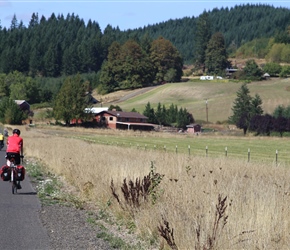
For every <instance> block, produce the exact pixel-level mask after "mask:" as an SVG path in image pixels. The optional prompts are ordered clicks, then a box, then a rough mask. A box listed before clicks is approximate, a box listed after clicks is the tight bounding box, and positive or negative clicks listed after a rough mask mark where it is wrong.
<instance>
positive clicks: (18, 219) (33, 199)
mask: <svg viewBox="0 0 290 250" xmlns="http://www.w3.org/2000/svg"><path fill="white" fill-rule="evenodd" d="M5 163H6V161H5V148H3V149H2V150H1V151H0V165H1V166H3V165H4V164H5ZM21 185H22V189H21V190H18V192H17V194H12V187H11V183H10V182H4V181H2V179H0V249H2V250H10V249H11V250H12V249H13V250H14V249H22V250H26V249H27V250H34V249H37V250H40V249H41V250H45V249H50V248H49V238H48V234H47V232H46V229H45V228H44V227H43V226H42V223H41V221H40V218H39V211H40V209H41V204H40V201H39V199H38V197H37V195H36V192H35V190H34V189H33V187H32V185H31V183H30V181H29V178H28V177H27V176H26V178H25V180H24V181H23V182H21Z"/></svg>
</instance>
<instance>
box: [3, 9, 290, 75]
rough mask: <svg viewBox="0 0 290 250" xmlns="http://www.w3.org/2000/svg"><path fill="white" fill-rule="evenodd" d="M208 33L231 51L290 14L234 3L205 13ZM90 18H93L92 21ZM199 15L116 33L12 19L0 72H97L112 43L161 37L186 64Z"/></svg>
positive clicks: (283, 23) (71, 21) (283, 24)
mask: <svg viewBox="0 0 290 250" xmlns="http://www.w3.org/2000/svg"><path fill="white" fill-rule="evenodd" d="M208 15H209V20H210V27H211V33H212V34H213V33H215V32H221V33H222V34H223V36H224V38H225V44H226V47H227V49H229V50H230V51H231V52H233V51H235V50H236V49H237V48H238V47H240V46H241V45H242V44H244V43H245V42H248V41H251V40H253V39H254V38H261V37H266V38H269V37H271V36H274V35H275V34H278V33H279V32H283V31H285V30H286V28H287V26H288V25H289V24H290V10H289V9H286V8H274V7H272V6H269V5H264V4H259V5H252V4H247V5H237V6H236V7H234V8H230V9H229V8H222V9H214V10H212V11H209V12H208ZM92 18H93V17H92ZM198 18H199V17H194V16H192V17H184V18H182V19H176V20H168V21H164V22H162V23H159V24H154V25H148V26H146V27H143V28H139V29H135V30H127V31H124V32H123V31H120V30H119V29H118V28H114V27H111V26H110V25H108V26H107V27H106V28H105V30H104V32H102V31H101V29H100V27H99V25H98V23H97V21H96V22H92V21H89V22H88V23H87V24H85V23H84V21H83V19H81V17H78V16H75V15H74V14H72V15H68V16H66V17H64V16H63V15H58V16H55V14H54V13H52V15H51V17H50V18H48V19H45V18H44V17H38V15H37V13H35V14H33V15H32V17H31V21H30V23H29V25H28V27H25V26H24V25H23V23H22V21H19V20H17V17H16V16H14V18H13V20H11V27H10V28H9V29H8V30H6V28H5V29H1V30H0V62H1V64H0V72H4V73H8V72H11V71H14V70H18V71H20V72H30V73H31V74H32V75H33V74H34V73H36V72H40V73H41V74H44V75H47V76H52V77H54V76H58V75H59V74H61V73H62V74H66V75H70V74H75V73H76V72H80V73H85V72H91V71H98V70H99V69H100V68H101V65H102V62H103V61H104V59H105V58H106V56H107V52H108V47H109V46H110V45H111V44H112V42H113V41H117V42H119V43H125V42H126V41H127V40H128V39H129V38H133V39H135V40H138V41H141V40H142V38H144V37H146V36H147V38H150V39H151V40H153V39H156V38H158V37H159V36H162V37H164V38H165V39H168V40H169V41H171V42H172V44H173V45H174V46H175V47H176V48H177V49H178V51H179V52H180V53H181V55H182V57H183V59H184V62H185V63H190V62H192V60H193V57H194V51H195V44H194V37H195V32H196V23H197V20H198Z"/></svg>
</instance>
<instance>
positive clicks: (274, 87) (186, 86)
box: [97, 78, 290, 123]
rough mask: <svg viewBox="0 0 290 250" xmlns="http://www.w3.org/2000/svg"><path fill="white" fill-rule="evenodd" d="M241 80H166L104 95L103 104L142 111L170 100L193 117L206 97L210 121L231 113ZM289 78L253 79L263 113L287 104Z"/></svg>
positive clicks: (200, 116) (202, 113)
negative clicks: (150, 86)
mask: <svg viewBox="0 0 290 250" xmlns="http://www.w3.org/2000/svg"><path fill="white" fill-rule="evenodd" d="M241 85H242V83H233V82H227V81H218V82H216V81H194V82H182V83H169V84H164V85H161V86H158V87H156V88H154V89H151V90H149V91H148V92H145V93H140V94H139V95H137V96H135V95H132V94H133V93H134V92H135V93H137V91H138V90H133V91H120V92H116V93H112V94H109V95H105V96H103V97H100V96H97V99H98V98H102V99H103V106H109V105H110V104H114V105H119V106H120V107H121V108H122V109H123V110H124V111H131V110H132V109H133V108H135V109H136V110H137V111H138V112H140V113H143V111H144V110H145V106H146V104H147V103H148V102H150V104H151V107H154V108H156V107H157V105H158V103H159V102H160V103H161V104H162V105H163V104H164V105H165V106H166V107H167V108H169V106H170V105H171V104H172V103H173V104H175V105H177V106H178V108H181V107H182V108H186V109H187V110H188V111H189V112H190V113H192V114H193V117H194V118H195V120H201V121H202V120H203V121H205V120H206V109H205V99H208V119H209V122H211V123H216V122H217V121H220V122H223V121H226V120H227V119H228V117H229V116H231V115H232V110H231V108H232V106H233V102H234V100H235V98H236V96H237V95H236V93H237V91H238V90H239V88H240V87H241ZM289 86H290V80H289V79H274V78H273V79H271V80H267V81H261V82H253V83H250V84H249V85H248V87H249V90H250V95H251V96H252V97H254V95H255V94H259V95H260V97H261V99H262V101H263V104H262V108H263V110H264V113H268V114H272V112H273V111H274V109H275V108H276V107H277V106H278V105H284V106H288V105H290V98H289ZM126 95H129V96H130V97H131V98H130V99H126V98H124V101H121V102H120V101H118V100H119V99H120V98H123V97H124V96H126Z"/></svg>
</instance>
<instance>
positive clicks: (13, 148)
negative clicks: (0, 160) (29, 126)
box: [6, 128, 23, 189]
mask: <svg viewBox="0 0 290 250" xmlns="http://www.w3.org/2000/svg"><path fill="white" fill-rule="evenodd" d="M6 144H7V149H6V159H7V165H8V166H9V161H8V160H9V159H10V158H11V156H12V155H13V157H14V159H15V164H16V165H17V166H18V165H20V157H21V156H23V139H22V138H21V137H20V130H19V129H17V128H16V129H14V130H13V132H12V135H11V136H9V137H8V138H7V142H6ZM17 188H18V189H21V185H20V184H19V186H18V187H17Z"/></svg>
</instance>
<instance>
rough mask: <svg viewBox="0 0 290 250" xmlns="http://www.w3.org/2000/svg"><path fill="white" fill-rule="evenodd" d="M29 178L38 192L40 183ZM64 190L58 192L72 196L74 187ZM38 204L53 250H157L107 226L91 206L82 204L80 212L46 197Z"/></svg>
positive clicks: (123, 230) (110, 224) (120, 230)
mask: <svg viewBox="0 0 290 250" xmlns="http://www.w3.org/2000/svg"><path fill="white" fill-rule="evenodd" d="M44 178H45V179H47V177H44ZM29 179H30V180H31V184H32V186H33V188H34V189H35V190H37V189H38V187H37V186H38V184H39V182H38V181H36V179H35V178H32V177H29ZM66 187H67V188H66V189H67V190H62V191H61V192H66V193H67V194H70V195H71V194H72V193H74V191H73V190H74V188H73V187H69V186H66ZM68 190H69V191H68ZM76 199H77V198H76ZM40 201H41V209H40V211H39V218H40V220H41V222H42V225H43V227H44V228H45V229H46V231H47V234H48V236H49V241H50V249H52V250H74V249H76V250H77V249H86V250H91V249H103V250H110V249H128V250H130V249H132V250H133V249H136V250H137V249H138V250H139V249H140V250H141V249H146V250H147V249H152V250H153V249H157V248H151V247H149V246H148V245H147V243H145V242H141V241H140V240H139V239H138V236H137V235H134V234H132V232H131V233H129V232H127V230H126V229H125V228H124V229H120V226H117V225H114V224H113V223H108V222H107V221H108V220H110V219H109V218H103V219H102V218H99V217H100V216H98V214H99V213H98V209H97V208H96V207H94V206H92V205H90V204H84V205H83V206H81V209H80V208H77V206H75V205H74V204H73V202H70V201H62V200H60V201H59V200H58V199H55V198H53V197H49V196H48V197H47V199H40ZM106 220H107V221H106Z"/></svg>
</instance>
